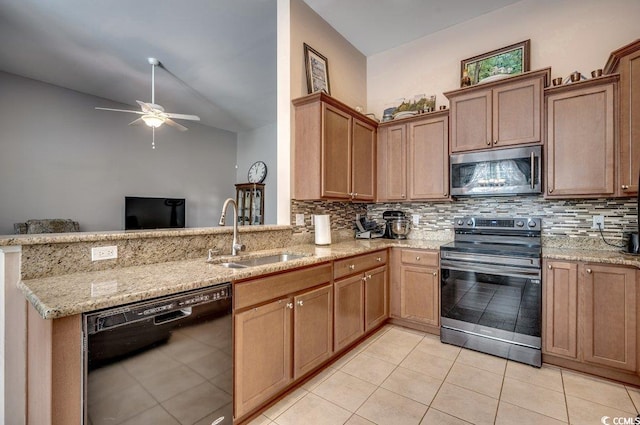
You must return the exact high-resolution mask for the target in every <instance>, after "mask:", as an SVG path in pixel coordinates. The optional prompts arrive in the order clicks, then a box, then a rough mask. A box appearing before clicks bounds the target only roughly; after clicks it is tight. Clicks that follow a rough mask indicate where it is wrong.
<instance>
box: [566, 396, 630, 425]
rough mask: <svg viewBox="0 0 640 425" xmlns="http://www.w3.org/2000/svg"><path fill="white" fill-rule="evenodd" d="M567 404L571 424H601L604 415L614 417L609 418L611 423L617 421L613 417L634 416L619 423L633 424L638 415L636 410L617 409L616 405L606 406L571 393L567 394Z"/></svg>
mask: <svg viewBox="0 0 640 425" xmlns="http://www.w3.org/2000/svg"><path fill="white" fill-rule="evenodd" d="M567 405H568V408H569V421H570V423H571V425H591V424H600V423H602V422H601V420H602V418H603V417H604V416H608V417H609V418H612V419H610V420H609V423H615V422H613V418H632V419H628V421H629V422H618V423H630V424H633V423H634V422H633V418H635V417H636V413H635V412H627V411H624V410H620V409H616V408H615V407H610V406H604V405H602V404H598V403H594V402H592V401H589V400H585V399H582V398H578V397H573V396H570V395H567Z"/></svg>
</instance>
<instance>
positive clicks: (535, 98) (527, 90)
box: [493, 79, 542, 147]
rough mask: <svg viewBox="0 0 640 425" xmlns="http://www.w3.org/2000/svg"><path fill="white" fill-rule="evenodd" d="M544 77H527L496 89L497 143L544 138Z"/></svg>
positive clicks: (511, 143)
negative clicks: (542, 133)
mask: <svg viewBox="0 0 640 425" xmlns="http://www.w3.org/2000/svg"><path fill="white" fill-rule="evenodd" d="M541 110H542V81H541V80H540V79H533V80H526V81H521V82H516V83H511V84H505V85H503V86H500V87H496V88H494V89H493V146H494V147H495V146H498V147H500V146H509V145H518V144H524V143H539V142H540V140H541V139H540V121H541V116H542V115H541V114H542V112H541Z"/></svg>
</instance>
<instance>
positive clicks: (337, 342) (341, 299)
mask: <svg viewBox="0 0 640 425" xmlns="http://www.w3.org/2000/svg"><path fill="white" fill-rule="evenodd" d="M334 294H335V335H334V346H335V350H336V351H339V350H341V349H342V348H344V347H346V346H347V345H349V344H351V343H352V342H353V341H355V340H357V339H358V338H360V337H361V336H362V335H364V320H363V317H364V285H363V282H362V275H361V274H358V275H355V276H351V277H347V278H345V279H340V280H338V281H336V282H335V283H334Z"/></svg>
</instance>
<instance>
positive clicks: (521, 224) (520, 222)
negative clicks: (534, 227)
mask: <svg viewBox="0 0 640 425" xmlns="http://www.w3.org/2000/svg"><path fill="white" fill-rule="evenodd" d="M516 226H518V227H522V226H524V221H522V220H518V221H516Z"/></svg>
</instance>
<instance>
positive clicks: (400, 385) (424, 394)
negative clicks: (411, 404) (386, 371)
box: [381, 367, 442, 406]
mask: <svg viewBox="0 0 640 425" xmlns="http://www.w3.org/2000/svg"><path fill="white" fill-rule="evenodd" d="M441 385H442V380H441V379H436V378H432V377H431V376H428V375H423V374H421V373H418V372H414V371H412V370H409V369H405V368H403V367H398V368H397V369H396V370H394V371H393V372H392V373H391V375H389V377H388V378H387V379H386V380H385V381H384V382H383V383H382V385H381V387H382V388H384V389H387V390H389V391H392V392H394V393H396V394H400V395H401V396H404V397H407V398H410V399H411V400H415V401H417V402H419V403H422V404H424V405H426V406H428V405H429V404H431V401H432V400H433V398H434V397H435V396H436V393H437V392H438V389H440V386H441Z"/></svg>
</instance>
